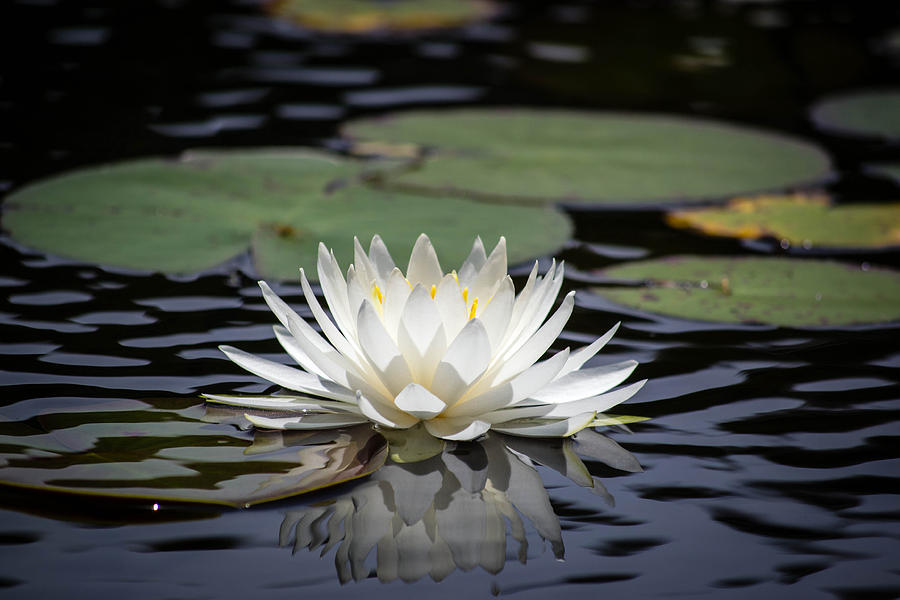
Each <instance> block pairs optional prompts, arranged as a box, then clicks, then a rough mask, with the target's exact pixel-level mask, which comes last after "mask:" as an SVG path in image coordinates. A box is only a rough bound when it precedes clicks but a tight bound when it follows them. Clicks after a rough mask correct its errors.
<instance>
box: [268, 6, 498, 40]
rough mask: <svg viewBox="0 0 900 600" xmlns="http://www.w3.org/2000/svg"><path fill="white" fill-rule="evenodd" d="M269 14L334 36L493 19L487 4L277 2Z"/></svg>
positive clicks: (490, 7) (447, 25) (449, 25)
mask: <svg viewBox="0 0 900 600" xmlns="http://www.w3.org/2000/svg"><path fill="white" fill-rule="evenodd" d="M269 11H270V12H271V13H272V14H273V15H275V16H278V17H282V18H285V19H289V20H291V21H294V22H295V23H298V24H300V25H302V26H304V27H308V28H310V29H318V30H321V31H328V32H333V33H365V32H369V31H376V30H384V29H387V30H410V29H432V28H435V27H455V26H458V25H463V24H465V23H469V22H471V21H476V20H479V19H485V18H488V17H490V16H491V15H492V14H493V13H494V11H495V7H494V6H493V4H492V3H490V2H488V1H487V0H390V2H384V1H383V0H381V1H379V0H276V1H275V2H271V3H270V4H269Z"/></svg>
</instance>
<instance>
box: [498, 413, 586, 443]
mask: <svg viewBox="0 0 900 600" xmlns="http://www.w3.org/2000/svg"><path fill="white" fill-rule="evenodd" d="M595 414H596V413H593V412H587V413H582V414H580V415H575V416H573V417H569V418H568V419H559V420H547V419H523V420H521V421H510V422H508V423H503V424H502V425H494V426H493V429H494V430H495V431H499V432H501V433H508V434H509V435H521V436H526V437H568V436H570V435H572V434H574V433H577V432H578V431H581V430H582V429H584V428H585V427H587V426H588V425H590V423H591V421H593V420H594V415H595Z"/></svg>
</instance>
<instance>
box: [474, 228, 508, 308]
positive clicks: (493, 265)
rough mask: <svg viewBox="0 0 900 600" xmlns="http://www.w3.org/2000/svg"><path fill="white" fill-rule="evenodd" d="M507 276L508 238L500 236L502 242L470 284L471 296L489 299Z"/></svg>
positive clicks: (498, 243)
mask: <svg viewBox="0 0 900 600" xmlns="http://www.w3.org/2000/svg"><path fill="white" fill-rule="evenodd" d="M505 276H506V238H505V237H503V236H500V241H499V242H497V245H496V246H495V247H494V249H493V251H491V255H490V256H488V257H487V261H486V262H485V263H484V266H482V267H481V269H479V270H478V274H477V275H476V276H475V279H474V280H473V281H472V282H471V283H469V284H468V286H469V294H470V295H474V296H476V297H479V298H487V297H488V296H489V295H490V294H491V292H492V291H493V289H494V287H495V286H496V285H497V282H498V281H500V280H501V279H503V278H504V277H505Z"/></svg>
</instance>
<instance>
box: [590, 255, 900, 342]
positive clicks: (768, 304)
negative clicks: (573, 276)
mask: <svg viewBox="0 0 900 600" xmlns="http://www.w3.org/2000/svg"><path fill="white" fill-rule="evenodd" d="M600 275H602V276H604V277H607V278H609V279H610V280H614V281H615V282H616V285H612V284H611V285H608V286H603V287H594V288H592V291H593V292H594V293H596V294H598V295H600V296H602V297H603V298H606V299H607V300H610V301H612V302H614V303H616V304H620V305H623V306H627V307H630V308H636V309H638V310H642V311H646V312H649V313H657V314H662V315H669V316H674V317H680V318H683V319H691V320H697V321H713V322H720V323H765V324H772V325H781V326H785V327H798V328H806V327H816V328H821V327H841V326H846V325H856V324H871V323H885V322H891V321H898V320H900V303H898V302H897V298H900V272H897V271H894V270H890V269H883V268H876V267H871V266H869V265H867V264H863V265H851V264H844V263H839V262H834V261H825V260H812V259H796V258H786V257H709V256H674V257H669V258H664V259H655V260H647V261H638V262H631V263H626V264H622V265H616V266H613V267H610V268H607V269H604V270H602V271H601V272H600ZM622 284H628V285H622Z"/></svg>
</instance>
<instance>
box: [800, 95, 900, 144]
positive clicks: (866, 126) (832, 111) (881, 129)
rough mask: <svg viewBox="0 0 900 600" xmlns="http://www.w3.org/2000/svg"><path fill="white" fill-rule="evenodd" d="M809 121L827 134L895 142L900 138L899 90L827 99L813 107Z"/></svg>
mask: <svg viewBox="0 0 900 600" xmlns="http://www.w3.org/2000/svg"><path fill="white" fill-rule="evenodd" d="M812 117H813V120H814V121H815V122H816V123H817V124H818V125H819V126H820V127H822V128H823V129H827V130H830V131H836V132H838V133H844V134H848V135H857V136H865V137H881V138H890V139H894V138H897V137H900V89H884V90H875V91H867V92H856V93H852V94H846V95H842V96H835V97H833V98H826V99H825V100H823V101H821V102H819V103H818V104H816V105H815V106H814V107H813V110H812Z"/></svg>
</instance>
